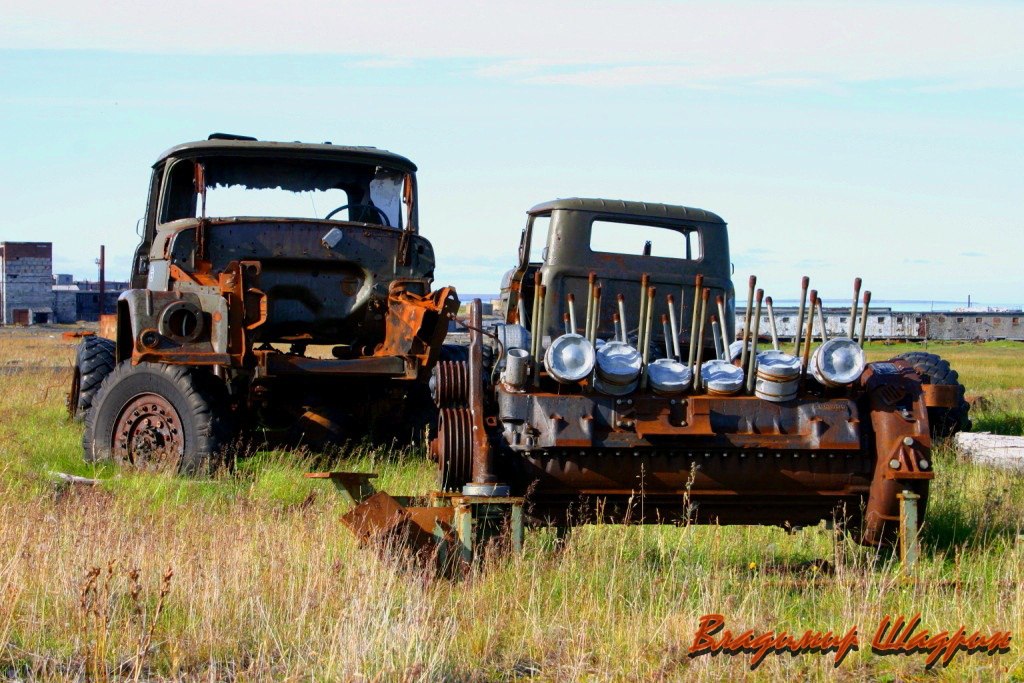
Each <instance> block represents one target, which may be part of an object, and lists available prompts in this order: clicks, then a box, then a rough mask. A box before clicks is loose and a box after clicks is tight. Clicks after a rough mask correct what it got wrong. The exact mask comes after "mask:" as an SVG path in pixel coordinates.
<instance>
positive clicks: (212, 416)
mask: <svg viewBox="0 0 1024 683" xmlns="http://www.w3.org/2000/svg"><path fill="white" fill-rule="evenodd" d="M227 403H228V397H227V392H226V390H225V389H224V387H223V386H220V385H219V384H218V383H217V382H216V380H214V379H213V377H211V376H208V375H205V374H204V373H201V372H199V371H196V370H192V369H189V368H187V367H184V366H180V365H164V364H160V363H139V364H138V365H134V366H133V365H132V364H131V361H124V362H122V363H121V364H119V365H118V366H117V367H116V368H115V369H114V371H113V372H112V373H110V376H109V377H108V378H107V381H105V382H104V383H103V386H102V388H101V389H100V392H99V394H98V395H97V396H96V398H95V400H94V401H93V408H92V410H90V411H89V413H88V415H87V416H86V420H85V433H84V434H83V435H82V449H83V451H84V454H85V459H86V461H88V462H98V461H105V460H114V461H116V462H118V463H121V464H125V465H131V466H133V467H138V468H141V469H150V468H160V467H167V468H172V469H175V470H177V471H179V472H182V473H187V474H195V473H205V472H209V471H210V470H211V469H212V468H213V467H214V466H215V465H216V464H217V463H218V462H219V460H220V457H221V451H222V449H223V448H224V446H225V445H226V444H227V442H228V440H229V438H230V430H229V428H228V425H227V415H226V408H225V406H226V405H227Z"/></svg>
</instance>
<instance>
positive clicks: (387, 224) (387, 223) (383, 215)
mask: <svg viewBox="0 0 1024 683" xmlns="http://www.w3.org/2000/svg"><path fill="white" fill-rule="evenodd" d="M356 206H358V207H360V208H361V209H373V210H374V211H376V212H377V215H379V216H380V217H381V220H383V221H384V226H385V227H388V228H390V227H391V221H389V220H388V215H387V214H386V213H384V212H383V211H381V210H380V209H379V208H377V207H376V206H374V205H373V204H343V205H341V206H339V207H338V208H337V209H335V210H334V211H331V212H330V213H329V214H327V215H326V216H324V220H325V221H327V220H330V219H331V216H333V215H334V214H336V213H339V212H341V211H344V210H345V209H348V208H353V207H356ZM354 222H358V223H362V222H365V221H354Z"/></svg>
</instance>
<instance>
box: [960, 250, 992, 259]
mask: <svg viewBox="0 0 1024 683" xmlns="http://www.w3.org/2000/svg"><path fill="white" fill-rule="evenodd" d="M960 255H961V256H966V257H967V258H983V257H985V256H987V255H988V254H983V253H982V252H980V251H961V252H960Z"/></svg>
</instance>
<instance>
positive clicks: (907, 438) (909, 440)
mask: <svg viewBox="0 0 1024 683" xmlns="http://www.w3.org/2000/svg"><path fill="white" fill-rule="evenodd" d="M903 445H904V446H913V445H914V437H912V436H905V437H903Z"/></svg>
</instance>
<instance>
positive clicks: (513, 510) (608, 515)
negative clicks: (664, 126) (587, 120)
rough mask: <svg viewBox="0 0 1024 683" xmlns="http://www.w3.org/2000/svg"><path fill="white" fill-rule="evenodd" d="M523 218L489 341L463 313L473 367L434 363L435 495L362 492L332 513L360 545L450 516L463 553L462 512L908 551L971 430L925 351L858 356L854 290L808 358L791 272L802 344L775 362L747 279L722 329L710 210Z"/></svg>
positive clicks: (619, 205)
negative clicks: (742, 532)
mask: <svg viewBox="0 0 1024 683" xmlns="http://www.w3.org/2000/svg"><path fill="white" fill-rule="evenodd" d="M528 215H529V218H528V222H527V225H526V227H525V229H524V231H523V233H522V240H521V243H520V247H519V263H518V264H517V266H516V267H515V268H514V269H513V270H512V271H510V272H509V273H508V274H507V275H506V277H505V279H504V282H503V284H502V302H503V308H504V315H505V320H504V322H503V323H502V324H500V325H497V327H495V328H493V329H485V328H483V327H482V320H481V317H480V305H479V301H474V302H473V304H471V315H470V320H469V323H468V325H469V328H470V330H471V344H470V353H469V357H468V360H466V361H464V362H458V361H445V362H441V363H439V364H438V366H437V368H436V369H435V377H434V397H435V399H436V402H437V405H438V408H439V411H440V421H439V426H438V435H437V437H436V439H435V440H434V441H433V442H432V444H431V451H430V452H431V454H432V457H433V458H435V459H436V460H437V463H438V474H439V484H440V486H439V488H440V491H439V492H437V493H436V494H434V500H433V502H432V504H431V507H419V508H406V507H405V506H403V505H401V504H400V503H401V501H398V502H395V501H393V500H390V501H389V500H387V497H386V494H374V495H373V496H369V497H365V500H364V501H363V502H362V504H361V505H359V506H357V507H356V508H355V509H354V510H353V511H352V513H350V514H349V515H348V516H347V518H346V522H347V523H348V525H349V526H350V527H351V528H352V529H353V530H354V531H355V532H356V533H357V534H358V535H359V536H360V537H361V538H364V539H368V538H370V537H371V536H372V535H373V534H374V533H379V532H381V531H382V530H391V531H394V530H398V529H401V530H404V533H406V534H407V535H409V537H411V538H414V539H420V541H423V540H424V539H427V540H430V539H434V540H436V539H439V538H445V535H444V533H443V531H442V530H443V529H444V527H445V525H451V528H452V529H453V530H454V531H453V533H454V534H455V535H454V536H452V537H451V538H454V539H455V541H454V543H455V547H456V548H457V549H458V552H459V553H461V554H462V556H463V557H465V558H471V557H472V555H473V552H474V550H473V549H474V547H476V546H477V545H479V542H480V541H481V538H482V534H483V532H482V531H481V530H483V529H484V528H485V527H484V526H480V527H479V529H478V528H477V526H475V525H476V524H477V522H476V521H474V520H475V519H476V517H475V516H474V515H475V514H476V513H474V510H481V511H483V512H482V513H481V514H483V518H490V519H492V520H493V517H494V516H495V514H496V513H495V512H494V511H495V510H505V512H504V513H502V514H504V515H505V520H506V521H508V520H525V523H527V524H529V523H531V522H532V523H535V524H548V525H553V526H555V527H557V528H567V527H570V526H572V525H575V524H583V523H588V522H594V521H597V520H603V521H606V522H631V523H717V524H766V525H779V526H783V527H789V528H797V527H804V526H813V525H817V524H818V523H820V522H821V521H823V520H825V521H827V522H836V523H838V524H840V525H842V526H843V527H844V528H845V529H846V530H847V532H848V533H850V534H851V535H852V536H853V537H854V538H856V539H857V540H858V541H859V542H861V543H864V544H867V545H880V544H889V543H892V542H893V541H895V540H896V539H897V538H902V539H903V541H904V548H905V549H906V551H907V552H908V553H910V559H912V558H913V555H914V552H915V550H914V549H915V547H916V532H917V526H918V523H919V521H920V519H921V515H922V514H923V510H924V505H925V503H926V500H927V495H928V486H929V483H930V481H931V479H932V478H933V477H934V476H935V473H934V468H933V464H932V457H931V447H932V438H933V433H932V432H933V430H935V431H939V430H940V429H941V430H946V431H948V430H950V429H958V428H965V427H966V426H968V425H969V421H968V420H967V412H966V411H967V406H966V403H965V402H964V400H963V387H962V386H961V385H960V384H959V382H958V379H957V376H956V373H955V372H953V371H951V370H950V368H949V366H948V363H946V362H945V361H942V360H941V359H938V358H937V357H934V356H930V355H926V356H922V355H916V356H912V357H909V358H899V357H897V358H893V359H891V360H888V361H885V362H872V363H867V362H865V357H864V354H863V351H862V346H863V325H862V326H861V332H860V339H859V340H858V339H855V336H856V327H855V321H856V320H857V319H858V316H859V318H860V320H862V321H863V320H865V319H866V317H867V315H868V306H869V301H870V293H869V292H864V302H863V305H862V306H863V307H861V304H860V301H859V294H860V292H859V289H860V281H859V280H857V282H856V284H855V287H854V295H853V297H852V302H851V317H850V321H849V322H850V325H849V331H848V334H847V335H846V336H844V337H840V338H836V339H822V340H821V341H822V342H823V343H822V344H821V345H820V346H817V348H816V349H813V353H812V341H814V338H815V336H816V330H815V317H816V316H815V313H816V311H817V314H818V316H820V315H821V312H820V308H819V307H817V306H816V304H817V296H816V293H815V292H814V291H813V290H812V291H811V292H810V302H809V304H808V300H807V292H808V282H807V278H804V281H803V283H802V288H801V291H802V293H801V304H800V311H801V313H800V316H801V319H800V321H799V323H798V326H797V327H798V329H801V330H803V329H804V324H805V323H806V333H805V334H803V335H801V338H798V339H797V340H796V341H795V343H794V346H793V348H786V349H783V348H782V347H781V346H780V345H779V343H778V341H777V339H775V338H771V340H770V341H769V337H770V335H769V332H770V330H774V329H775V324H774V320H773V319H772V317H771V316H772V308H771V304H770V299H764V298H763V292H761V291H760V290H756V291H755V278H751V280H750V282H749V287H748V292H747V296H746V306H745V315H744V321H745V322H744V324H743V326H742V329H741V330H736V329H733V328H734V327H735V326H736V325H735V323H734V322H733V321H735V320H736V316H735V310H736V308H735V306H736V304H735V301H736V294H735V291H734V287H733V284H732V278H731V273H732V265H731V262H730V257H729V244H728V234H727V228H726V224H725V222H724V221H723V220H722V219H721V218H719V217H718V216H716V215H715V214H713V213H710V212H708V211H703V210H700V209H692V208H687V207H683V206H669V205H663V204H648V203H640V202H625V201H610V200H600V199H563V200H558V201H552V202H548V203H545V204H540V205H538V206H535V207H534V208H533V209H531V210H530V211H529V213H528ZM539 246H543V249H538V247H539ZM537 252H539V257H537V256H534V257H531V254H532V253H533V254H536V253H537ZM763 304H764V305H765V306H766V307H767V313H768V316H765V315H764V314H763V312H762V305H763ZM819 320H820V318H819ZM762 321H763V322H764V324H763V325H762V324H761V323H762ZM817 336H818V337H819V338H820V336H821V335H817ZM486 347H490V348H491V350H492V353H485V352H484V351H483V350H484V349H485V348H486ZM363 483H365V481H364V482H363ZM363 490H364V492H365V493H369V492H370V491H369V490H368V489H363ZM354 498H355V499H357V500H358V499H359V497H358V496H354ZM467 519H468V520H469V521H466V520H467ZM516 524H518V522H516ZM497 526H501V525H500V524H498V525H497ZM514 526H515V524H514ZM488 528H496V525H495V524H493V523H491V524H490V525H489V527H488ZM484 535H485V534H484ZM521 536H522V530H521V529H517V530H516V531H515V533H514V537H515V538H517V539H521Z"/></svg>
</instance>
